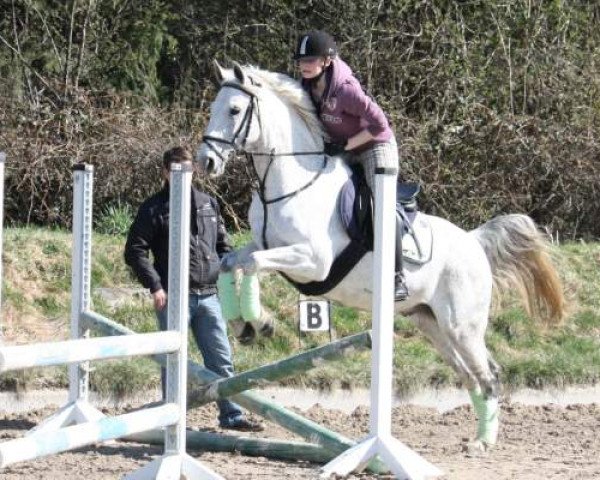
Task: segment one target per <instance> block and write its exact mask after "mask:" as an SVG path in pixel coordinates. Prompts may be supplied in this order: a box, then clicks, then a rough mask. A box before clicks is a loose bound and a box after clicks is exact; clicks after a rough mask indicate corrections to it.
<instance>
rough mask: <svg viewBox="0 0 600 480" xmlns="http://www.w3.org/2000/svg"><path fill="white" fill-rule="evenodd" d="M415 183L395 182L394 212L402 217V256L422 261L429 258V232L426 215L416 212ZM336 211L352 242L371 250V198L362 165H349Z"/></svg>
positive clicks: (416, 187)
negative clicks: (346, 178)
mask: <svg viewBox="0 0 600 480" xmlns="http://www.w3.org/2000/svg"><path fill="white" fill-rule="evenodd" d="M420 191H421V187H420V186H419V184H418V183H413V182H398V184H397V188H396V215H398V216H399V217H400V218H401V219H402V226H403V232H404V234H403V235H402V252H403V258H404V259H405V260H406V261H407V262H410V263H416V264H423V263H427V262H428V261H429V260H431V250H432V244H433V239H432V232H431V225H430V224H429V222H428V221H427V219H426V217H424V216H422V215H419V209H418V205H417V195H418V194H419V192H420ZM338 211H339V215H340V219H341V221H342V224H343V225H344V227H345V228H346V231H347V232H348V235H349V236H350V238H351V239H352V241H354V242H357V243H360V244H361V245H363V246H364V247H365V248H366V249H367V250H373V197H372V193H371V189H370V188H369V186H368V185H367V182H366V180H365V177H364V173H363V171H362V168H360V167H358V168H353V169H352V176H351V177H350V179H349V180H348V181H347V182H346V184H345V185H344V186H343V187H342V190H341V193H340V198H339V203H338Z"/></svg>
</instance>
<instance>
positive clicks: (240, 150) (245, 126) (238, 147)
mask: <svg viewBox="0 0 600 480" xmlns="http://www.w3.org/2000/svg"><path fill="white" fill-rule="evenodd" d="M253 83H254V82H253ZM226 87H228V88H234V89H236V90H239V91H241V92H243V93H245V94H246V95H248V96H249V97H250V99H251V100H250V102H249V103H248V106H247V107H246V111H245V112H244V117H243V118H242V121H241V123H240V125H239V126H238V128H237V130H236V131H235V133H234V134H233V137H232V138H231V140H227V139H225V138H220V137H215V136H212V135H204V136H203V137H202V142H203V143H205V144H206V146H207V147H208V148H209V149H210V150H212V151H213V152H214V153H216V154H217V155H218V156H219V158H220V159H221V161H222V162H225V161H226V159H225V157H223V155H222V154H221V152H219V150H218V149H217V148H215V145H214V144H215V143H221V144H224V145H229V146H230V147H233V150H234V154H235V155H240V154H243V155H244V156H245V157H246V160H248V161H249V162H250V163H251V164H252V168H253V170H254V176H255V177H256V180H257V182H258V190H257V192H258V197H259V198H260V201H261V203H262V205H263V215H264V218H263V229H262V240H263V248H265V249H268V248H269V246H268V243H267V216H268V210H267V207H268V205H271V204H273V203H277V202H280V201H282V200H285V199H288V198H291V197H294V196H296V195H297V194H299V193H300V192H302V191H304V190H306V189H307V188H309V187H310V186H311V185H312V184H314V183H315V182H316V181H317V179H318V178H319V177H320V176H321V174H322V173H323V171H324V170H325V168H326V167H327V161H328V157H327V155H325V154H324V153H325V152H323V151H311V152H285V153H276V152H275V149H273V150H271V151H270V152H252V151H248V150H246V149H245V146H246V140H247V139H248V135H249V133H250V127H251V125H252V115H253V113H254V109H255V108H256V110H258V102H257V97H256V94H255V93H254V92H253V91H252V90H250V89H249V88H246V87H245V86H244V85H242V84H239V83H235V82H223V83H222V84H221V88H226ZM258 121H259V123H260V115H258ZM242 131H243V132H244V133H243V136H242V137H241V141H240V142H239V143H238V137H239V136H240V134H241V133H242ZM303 155H323V165H322V166H321V168H320V169H319V171H318V172H317V173H316V174H315V175H314V176H313V178H312V179H311V180H310V181H309V182H308V183H307V184H306V185H304V186H302V187H300V188H298V189H296V190H294V191H292V192H290V193H286V194H284V195H280V196H279V197H275V198H270V199H268V198H267V194H266V183H267V177H268V175H269V172H270V170H271V166H272V165H273V162H274V161H275V158H277V157H295V156H303ZM254 156H268V157H269V163H268V164H267V168H266V170H265V175H264V176H263V178H260V175H259V174H258V170H257V168H256V162H255V161H254Z"/></svg>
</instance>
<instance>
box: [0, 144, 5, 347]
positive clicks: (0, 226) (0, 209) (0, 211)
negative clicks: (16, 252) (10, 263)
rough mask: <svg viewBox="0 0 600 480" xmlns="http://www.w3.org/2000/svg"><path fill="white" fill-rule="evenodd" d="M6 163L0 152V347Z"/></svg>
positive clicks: (2, 153) (0, 333) (0, 338)
mask: <svg viewBox="0 0 600 480" xmlns="http://www.w3.org/2000/svg"><path fill="white" fill-rule="evenodd" d="M5 162H6V154H5V153H4V152H0V345H2V336H3V332H2V328H3V327H2V318H3V315H2V312H3V309H2V281H3V278H4V277H3V275H4V271H3V269H2V266H3V265H2V264H3V261H2V259H3V258H4V257H3V253H4V250H3V248H4V244H3V239H4V164H5Z"/></svg>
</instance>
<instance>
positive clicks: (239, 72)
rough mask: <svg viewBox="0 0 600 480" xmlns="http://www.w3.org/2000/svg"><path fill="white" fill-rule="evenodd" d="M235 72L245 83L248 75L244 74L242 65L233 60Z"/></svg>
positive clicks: (241, 81)
mask: <svg viewBox="0 0 600 480" xmlns="http://www.w3.org/2000/svg"><path fill="white" fill-rule="evenodd" d="M233 73H234V75H235V78H237V80H238V82H240V83H241V84H242V85H243V84H244V82H245V81H246V75H244V71H243V70H242V66H241V65H240V64H239V63H237V62H233Z"/></svg>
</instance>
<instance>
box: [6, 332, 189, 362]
mask: <svg viewBox="0 0 600 480" xmlns="http://www.w3.org/2000/svg"><path fill="white" fill-rule="evenodd" d="M180 341H181V337H180V336H179V333H177V332H154V333H138V334H136V335H135V337H101V338H83V339H79V340H66V341H64V342H53V343H43V344H39V343H38V344H33V345H16V346H10V347H0V372H7V371H9V370H19V369H23V368H33V367H50V366H53V365H64V364H71V363H80V362H85V361H90V360H107V359H110V358H121V357H133V356H140V355H154V354H161V353H172V352H174V351H176V350H177V349H178V348H179V343H180Z"/></svg>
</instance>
